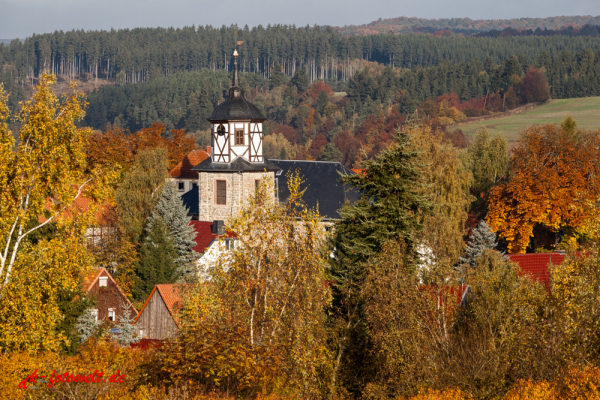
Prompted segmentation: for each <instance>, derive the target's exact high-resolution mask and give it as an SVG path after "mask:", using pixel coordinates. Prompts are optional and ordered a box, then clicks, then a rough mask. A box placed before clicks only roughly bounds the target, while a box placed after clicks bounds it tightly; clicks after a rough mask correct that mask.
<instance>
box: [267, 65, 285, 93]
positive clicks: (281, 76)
mask: <svg viewBox="0 0 600 400" xmlns="http://www.w3.org/2000/svg"><path fill="white" fill-rule="evenodd" d="M285 81H286V76H285V73H283V71H281V65H280V64H279V63H276V64H275V67H274V68H273V72H271V77H270V78H269V89H273V88H275V87H278V86H281V85H283V84H285Z"/></svg>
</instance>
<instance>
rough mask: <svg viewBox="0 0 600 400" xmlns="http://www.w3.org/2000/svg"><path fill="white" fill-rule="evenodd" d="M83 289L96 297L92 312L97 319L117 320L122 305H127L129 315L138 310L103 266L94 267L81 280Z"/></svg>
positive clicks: (120, 313)
mask: <svg viewBox="0 0 600 400" xmlns="http://www.w3.org/2000/svg"><path fill="white" fill-rule="evenodd" d="M83 291H84V292H85V294H86V295H87V296H89V297H93V298H95V299H96V308H95V309H94V311H93V312H94V314H95V315H96V320H98V321H119V317H121V316H123V306H126V307H129V310H130V317H135V316H137V314H138V312H137V310H136V309H135V307H134V306H133V304H131V302H130V301H129V299H128V298H127V296H126V295H125V293H123V291H122V290H121V288H120V287H119V285H118V284H117V282H115V280H114V279H113V277H112V276H111V275H110V273H109V272H108V271H107V270H106V269H105V268H94V270H93V271H92V272H90V273H89V274H88V276H87V277H85V279H84V281H83Z"/></svg>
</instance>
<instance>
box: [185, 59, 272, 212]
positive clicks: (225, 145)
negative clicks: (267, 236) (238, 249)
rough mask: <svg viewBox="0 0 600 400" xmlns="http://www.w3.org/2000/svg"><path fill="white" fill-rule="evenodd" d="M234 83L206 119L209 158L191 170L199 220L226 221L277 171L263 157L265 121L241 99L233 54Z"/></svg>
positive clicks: (257, 111) (242, 93) (258, 111)
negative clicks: (193, 173)
mask: <svg viewBox="0 0 600 400" xmlns="http://www.w3.org/2000/svg"><path fill="white" fill-rule="evenodd" d="M233 57H234V64H233V79H232V85H231V88H230V89H229V96H228V98H227V100H225V101H224V102H223V103H221V104H219V105H218V106H217V108H215V110H214V111H213V113H212V115H211V116H210V117H209V118H208V121H209V122H210V129H211V147H212V151H211V155H210V157H209V158H207V159H206V160H204V161H203V162H201V163H200V164H198V165H196V166H195V167H194V168H192V170H193V171H198V196H199V203H198V219H199V220H200V221H214V220H227V219H229V218H230V217H232V216H233V215H234V214H235V213H236V212H237V211H238V210H239V208H240V207H241V206H242V204H243V202H244V201H245V199H246V198H247V197H248V196H250V195H252V194H254V192H255V190H256V187H258V185H259V184H260V182H262V181H264V180H271V181H273V182H274V179H275V173H276V172H277V171H279V170H280V169H279V167H277V166H276V165H274V164H273V163H270V162H269V161H268V160H266V159H265V158H264V157H263V146H262V141H263V122H264V121H265V120H266V118H265V117H264V116H263V115H262V114H261V112H260V110H259V109H258V108H256V106H255V105H254V104H252V103H250V102H249V101H247V100H246V99H245V98H244V91H243V90H242V89H241V87H240V83H239V78H238V68H237V57H238V53H237V50H235V51H234V53H233Z"/></svg>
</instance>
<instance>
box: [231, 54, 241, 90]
mask: <svg viewBox="0 0 600 400" xmlns="http://www.w3.org/2000/svg"><path fill="white" fill-rule="evenodd" d="M237 58H238V52H237V49H236V50H233V82H232V86H233V87H239V86H240V82H239V80H238V68H237Z"/></svg>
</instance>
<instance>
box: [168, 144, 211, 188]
mask: <svg viewBox="0 0 600 400" xmlns="http://www.w3.org/2000/svg"><path fill="white" fill-rule="evenodd" d="M209 157H210V147H207V148H206V150H194V151H192V152H191V153H189V154H188V155H187V156H185V158H184V159H183V160H181V161H180V162H179V163H178V164H177V165H176V166H175V167H173V169H172V170H170V171H169V176H170V177H171V180H172V181H174V182H175V185H176V187H177V193H178V194H179V196H181V195H183V194H184V193H187V192H189V191H190V190H192V189H193V188H194V187H197V186H198V172H196V171H192V168H193V167H195V166H196V165H198V164H200V163H201V162H202V161H204V160H206V159H207V158H209Z"/></svg>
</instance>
